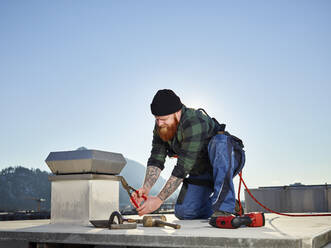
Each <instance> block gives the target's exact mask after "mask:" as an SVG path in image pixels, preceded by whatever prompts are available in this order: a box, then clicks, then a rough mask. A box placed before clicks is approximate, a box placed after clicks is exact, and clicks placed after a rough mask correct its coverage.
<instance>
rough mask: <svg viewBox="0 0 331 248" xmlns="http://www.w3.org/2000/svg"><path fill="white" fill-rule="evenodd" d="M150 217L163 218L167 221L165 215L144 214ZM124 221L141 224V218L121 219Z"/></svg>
mask: <svg viewBox="0 0 331 248" xmlns="http://www.w3.org/2000/svg"><path fill="white" fill-rule="evenodd" d="M147 216H148V217H151V218H153V219H155V220H163V221H167V217H166V216H165V215H163V214H162V215H146V216H144V217H147ZM123 220H124V221H127V222H129V223H137V224H143V219H123Z"/></svg>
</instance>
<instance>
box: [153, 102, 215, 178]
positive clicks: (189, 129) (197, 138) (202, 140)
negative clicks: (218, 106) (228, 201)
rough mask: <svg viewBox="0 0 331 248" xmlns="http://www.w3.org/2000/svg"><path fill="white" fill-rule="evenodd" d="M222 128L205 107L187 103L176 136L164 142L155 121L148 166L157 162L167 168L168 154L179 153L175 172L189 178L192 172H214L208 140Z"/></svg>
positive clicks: (157, 164) (173, 172) (176, 174)
mask: <svg viewBox="0 0 331 248" xmlns="http://www.w3.org/2000/svg"><path fill="white" fill-rule="evenodd" d="M218 129H219V126H218V125H217V124H216V123H215V122H214V121H213V120H212V119H211V118H210V117H209V116H207V115H206V114H204V113H203V112H202V111H200V110H195V109H192V108H186V107H185V106H183V107H182V114H181V118H180V121H179V124H178V127H177V132H176V134H175V136H174V137H173V139H172V140H170V141H168V142H164V141H163V140H162V139H161V138H160V136H159V134H158V132H157V129H156V125H155V127H154V130H153V142H152V151H151V156H150V158H149V159H148V162H147V166H156V167H159V168H160V169H161V170H163V169H164V162H165V158H166V156H167V155H168V156H169V157H172V156H174V155H177V156H178V159H177V164H176V166H175V167H174V169H173V171H172V175H173V176H175V177H179V178H185V177H186V176H187V175H188V174H191V175H200V174H203V173H205V172H207V171H210V172H211V171H212V167H211V165H210V161H209V157H208V143H209V141H210V139H211V138H212V137H213V136H214V135H215V134H216V133H217V131H218Z"/></svg>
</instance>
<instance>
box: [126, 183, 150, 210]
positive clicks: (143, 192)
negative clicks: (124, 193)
mask: <svg viewBox="0 0 331 248" xmlns="http://www.w3.org/2000/svg"><path fill="white" fill-rule="evenodd" d="M148 194H149V190H148V189H146V188H145V187H141V188H139V189H137V191H136V192H133V193H132V194H131V196H132V197H133V199H135V201H136V203H137V204H138V206H140V205H141V203H142V202H143V201H145V199H146V197H147V196H148ZM143 196H145V199H144V197H143ZM130 201H131V200H130ZM131 204H132V205H133V206H134V207H136V206H135V205H134V204H133V202H132V201H131Z"/></svg>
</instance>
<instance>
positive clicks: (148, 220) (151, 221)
mask: <svg viewBox="0 0 331 248" xmlns="http://www.w3.org/2000/svg"><path fill="white" fill-rule="evenodd" d="M155 220H162V221H167V218H166V217H165V215H145V216H144V217H143V226H147V227H152V226H159V225H158V224H157V223H156V222H155Z"/></svg>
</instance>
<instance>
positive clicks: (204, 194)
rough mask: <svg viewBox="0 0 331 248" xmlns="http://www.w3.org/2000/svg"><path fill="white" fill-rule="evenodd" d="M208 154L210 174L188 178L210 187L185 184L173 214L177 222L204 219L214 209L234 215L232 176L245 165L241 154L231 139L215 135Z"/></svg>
mask: <svg viewBox="0 0 331 248" xmlns="http://www.w3.org/2000/svg"><path fill="white" fill-rule="evenodd" d="M208 154H209V159H210V162H211V165H212V167H213V174H212V175H211V174H210V173H205V174H203V175H199V176H190V177H189V178H192V179H201V180H207V181H211V182H213V183H214V184H213V187H208V186H203V185H196V184H188V185H187V191H186V194H185V196H184V198H183V201H182V202H181V203H180V204H179V203H177V204H176V205H175V215H176V217H177V218H179V219H207V218H209V217H210V216H211V215H212V213H213V212H214V211H217V210H221V211H226V212H230V213H233V212H234V208H235V199H236V198H235V190H234V186H233V177H234V176H235V175H237V174H238V173H239V172H240V171H241V169H242V168H243V166H244V164H245V152H244V150H243V149H242V148H241V147H240V146H239V144H238V143H236V142H234V140H233V138H232V137H231V136H229V135H225V134H217V135H215V136H214V137H213V138H212V139H211V140H210V142H209V144H208Z"/></svg>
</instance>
